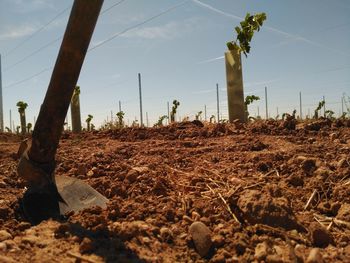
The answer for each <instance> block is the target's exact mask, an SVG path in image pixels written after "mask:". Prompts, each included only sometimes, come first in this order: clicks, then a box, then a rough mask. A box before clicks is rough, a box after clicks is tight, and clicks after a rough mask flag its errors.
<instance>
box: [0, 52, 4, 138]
mask: <svg viewBox="0 0 350 263" xmlns="http://www.w3.org/2000/svg"><path fill="white" fill-rule="evenodd" d="M1 74H2V73H1V54H0V131H2V132H3V131H4V111H3V110H4V108H3V101H2V78H1Z"/></svg>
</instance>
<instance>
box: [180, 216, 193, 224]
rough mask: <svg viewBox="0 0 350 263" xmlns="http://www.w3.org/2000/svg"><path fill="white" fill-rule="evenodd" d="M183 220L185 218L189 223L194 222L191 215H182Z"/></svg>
mask: <svg viewBox="0 0 350 263" xmlns="http://www.w3.org/2000/svg"><path fill="white" fill-rule="evenodd" d="M182 220H184V221H185V222H187V223H193V220H192V218H190V217H189V216H187V215H184V216H183V217H182Z"/></svg>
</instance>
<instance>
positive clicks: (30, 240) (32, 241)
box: [22, 235, 39, 246]
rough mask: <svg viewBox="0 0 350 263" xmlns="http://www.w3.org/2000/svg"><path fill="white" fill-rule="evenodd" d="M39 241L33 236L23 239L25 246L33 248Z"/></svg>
mask: <svg viewBox="0 0 350 263" xmlns="http://www.w3.org/2000/svg"><path fill="white" fill-rule="evenodd" d="M38 241H39V237H37V236H32V235H29V236H25V237H23V238H22V243H23V244H29V245H31V246H33V245H34V244H35V243H37V242H38Z"/></svg>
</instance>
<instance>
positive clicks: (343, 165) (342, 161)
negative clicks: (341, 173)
mask: <svg viewBox="0 0 350 263" xmlns="http://www.w3.org/2000/svg"><path fill="white" fill-rule="evenodd" d="M348 166H349V162H348V160H347V159H346V158H342V159H340V160H339V162H338V168H346V167H348Z"/></svg>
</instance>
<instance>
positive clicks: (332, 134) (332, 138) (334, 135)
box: [329, 132, 339, 141]
mask: <svg viewBox="0 0 350 263" xmlns="http://www.w3.org/2000/svg"><path fill="white" fill-rule="evenodd" d="M338 137H339V134H337V133H335V132H332V133H331V134H330V135H329V138H330V139H331V140H332V141H333V140H334V139H336V138H338Z"/></svg>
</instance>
